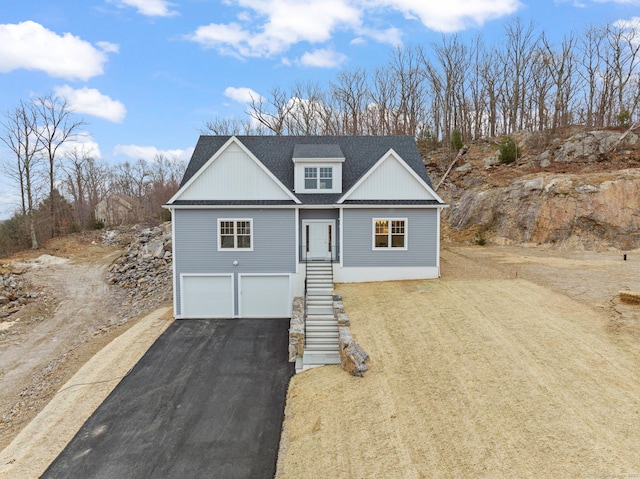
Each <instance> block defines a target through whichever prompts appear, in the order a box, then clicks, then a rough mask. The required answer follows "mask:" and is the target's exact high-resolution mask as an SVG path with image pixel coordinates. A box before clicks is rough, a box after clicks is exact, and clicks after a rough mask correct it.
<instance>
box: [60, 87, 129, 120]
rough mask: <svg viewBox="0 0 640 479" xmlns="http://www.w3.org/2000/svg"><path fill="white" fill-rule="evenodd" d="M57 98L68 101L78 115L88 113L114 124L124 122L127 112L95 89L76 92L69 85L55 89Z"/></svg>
mask: <svg viewBox="0 0 640 479" xmlns="http://www.w3.org/2000/svg"><path fill="white" fill-rule="evenodd" d="M54 92H55V94H56V95H57V96H61V97H64V98H66V99H67V101H68V102H69V106H70V107H71V108H73V110H74V111H75V112H76V113H86V114H87V115H92V116H96V117H98V118H103V119H105V120H109V121H112V122H114V123H121V122H122V120H124V117H125V115H126V114H127V110H126V108H125V107H124V105H123V104H122V103H121V102H119V101H117V100H112V99H111V98H110V97H108V96H107V95H103V94H102V93H100V92H99V91H98V90H96V89H95V88H86V87H85V88H80V89H78V90H75V89H73V88H71V87H70V86H69V85H64V86H59V87H56V88H55V89H54Z"/></svg>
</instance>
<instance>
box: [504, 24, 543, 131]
mask: <svg viewBox="0 0 640 479" xmlns="http://www.w3.org/2000/svg"><path fill="white" fill-rule="evenodd" d="M505 34H506V47H505V50H504V51H503V58H502V62H503V64H504V66H505V74H506V75H508V76H507V80H508V81H507V83H506V84H505V88H506V91H505V96H506V100H507V102H508V108H509V114H508V115H507V116H508V121H509V123H508V129H509V130H508V131H509V132H514V131H517V130H521V129H522V128H523V126H524V116H525V114H526V113H527V112H525V111H524V109H525V104H526V101H525V97H526V95H527V84H528V83H529V81H530V72H531V65H532V58H533V55H534V52H535V51H536V50H537V43H538V40H537V38H536V35H535V27H534V24H533V22H531V23H529V25H527V26H525V25H523V23H522V20H521V19H520V18H516V19H515V20H513V21H511V22H508V23H507V24H506V25H505Z"/></svg>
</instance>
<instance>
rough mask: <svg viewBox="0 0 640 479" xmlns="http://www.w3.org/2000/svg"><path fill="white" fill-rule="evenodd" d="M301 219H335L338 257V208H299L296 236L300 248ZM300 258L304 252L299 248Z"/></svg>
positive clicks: (338, 253) (301, 235)
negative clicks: (298, 239)
mask: <svg viewBox="0 0 640 479" xmlns="http://www.w3.org/2000/svg"><path fill="white" fill-rule="evenodd" d="M303 220H335V222H336V232H335V234H336V258H340V251H341V248H340V210H338V209H337V208H332V209H327V210H316V209H311V210H307V209H301V210H300V224H299V225H298V226H299V228H298V237H299V238H300V243H299V245H300V248H302V238H303V234H304V232H303V231H302V221H303ZM299 254H300V260H301V261H302V259H303V257H304V254H303V252H302V250H300V253H299Z"/></svg>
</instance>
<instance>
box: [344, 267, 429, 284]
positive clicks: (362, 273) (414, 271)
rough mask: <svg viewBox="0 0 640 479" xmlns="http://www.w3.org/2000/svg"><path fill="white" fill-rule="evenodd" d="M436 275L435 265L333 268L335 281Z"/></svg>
mask: <svg viewBox="0 0 640 479" xmlns="http://www.w3.org/2000/svg"><path fill="white" fill-rule="evenodd" d="M438 277H440V268H438V267H436V266H407V267H397V266H389V267H382V266H377V267H347V268H343V267H340V268H335V269H334V281H335V282H336V283H368V282H377V281H398V280H405V279H407V280H408V279H435V278H438Z"/></svg>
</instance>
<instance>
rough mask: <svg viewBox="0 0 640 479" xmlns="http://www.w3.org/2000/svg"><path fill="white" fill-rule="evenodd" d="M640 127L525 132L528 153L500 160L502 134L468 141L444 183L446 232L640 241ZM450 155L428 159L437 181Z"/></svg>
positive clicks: (579, 241) (453, 235) (600, 244)
mask: <svg viewBox="0 0 640 479" xmlns="http://www.w3.org/2000/svg"><path fill="white" fill-rule="evenodd" d="M636 133H637V130H636ZM636 133H634V132H631V131H625V130H622V129H621V130H619V131H617V130H598V131H583V130H579V129H572V130H567V131H563V132H561V133H560V134H559V135H557V136H555V137H550V136H547V135H544V134H533V135H531V134H530V135H520V136H518V137H517V140H518V142H519V145H520V147H521V148H522V151H523V156H522V158H520V159H518V160H517V161H516V162H514V163H511V164H501V163H500V161H499V159H498V143H497V141H482V142H476V143H471V144H469V145H467V153H466V154H465V155H464V156H462V157H461V158H460V159H459V160H458V162H456V164H455V165H454V167H453V169H452V170H451V172H450V173H449V175H448V176H447V177H446V178H445V181H444V182H443V184H442V186H441V187H440V188H439V189H438V194H440V195H441V196H442V197H443V199H444V200H445V201H447V202H448V203H449V204H450V205H451V206H450V208H449V209H448V210H446V211H445V213H444V215H443V218H444V221H443V225H444V227H443V230H444V240H445V241H446V240H452V241H468V242H483V241H488V242H495V243H510V242H516V243H533V244H556V245H566V246H574V247H581V248H586V249H599V248H607V247H615V248H619V249H623V250H628V249H635V248H640V139H639V137H638V135H637V134H636ZM451 161H452V158H451V156H447V155H443V154H434V155H433V156H431V157H429V158H427V159H426V164H427V169H428V171H429V173H430V175H431V177H432V179H433V183H434V185H437V184H438V183H439V182H440V180H441V178H442V177H443V174H444V172H445V171H446V169H447V168H448V166H449V165H450V164H451Z"/></svg>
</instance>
